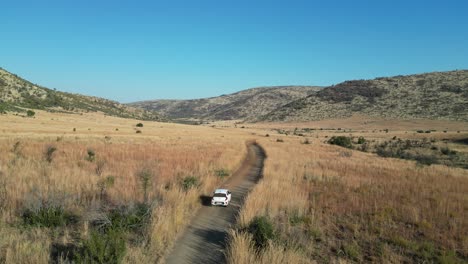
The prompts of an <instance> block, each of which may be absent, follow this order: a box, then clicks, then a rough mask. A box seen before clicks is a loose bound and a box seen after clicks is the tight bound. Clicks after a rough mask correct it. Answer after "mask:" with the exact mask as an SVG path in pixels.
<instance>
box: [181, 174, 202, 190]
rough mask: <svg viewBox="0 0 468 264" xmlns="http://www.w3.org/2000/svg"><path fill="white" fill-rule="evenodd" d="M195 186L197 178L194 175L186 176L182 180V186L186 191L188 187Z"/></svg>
mask: <svg viewBox="0 0 468 264" xmlns="http://www.w3.org/2000/svg"><path fill="white" fill-rule="evenodd" d="M197 186H198V179H197V178H196V177H194V176H188V177H185V178H184V179H183V180H182V188H184V190H185V191H188V190H189V189H192V188H195V187H197Z"/></svg>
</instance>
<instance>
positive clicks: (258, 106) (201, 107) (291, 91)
mask: <svg viewBox="0 0 468 264" xmlns="http://www.w3.org/2000/svg"><path fill="white" fill-rule="evenodd" d="M318 90H320V87H317V86H275V87H260V88H252V89H247V90H243V91H240V92H237V93H233V94H229V95H221V96H218V97H211V98H203V99H193V100H153V101H143V102H136V103H131V104H129V105H130V106H134V107H140V108H143V109H146V110H153V111H157V112H158V113H160V114H161V115H163V116H166V117H167V118H170V119H174V120H179V121H183V120H190V119H192V120H239V119H242V120H245V119H247V120H249V119H254V118H256V117H259V116H262V115H265V114H267V113H269V112H271V111H272V110H274V109H276V108H278V107H280V106H282V105H284V104H287V103H289V102H291V101H294V100H297V99H299V98H302V97H304V96H307V95H309V94H311V93H313V92H315V91H318Z"/></svg>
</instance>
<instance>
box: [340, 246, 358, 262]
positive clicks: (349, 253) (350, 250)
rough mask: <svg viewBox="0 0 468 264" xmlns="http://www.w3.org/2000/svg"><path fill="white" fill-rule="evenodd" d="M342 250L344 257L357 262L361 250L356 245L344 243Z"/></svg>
mask: <svg viewBox="0 0 468 264" xmlns="http://www.w3.org/2000/svg"><path fill="white" fill-rule="evenodd" d="M342 249H343V252H344V254H345V255H346V257H348V258H349V259H352V260H354V261H359V259H360V256H361V249H360V247H359V245H358V244H357V243H346V244H344V245H343V247H342Z"/></svg>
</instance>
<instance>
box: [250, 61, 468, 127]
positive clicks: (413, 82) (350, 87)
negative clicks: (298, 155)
mask: <svg viewBox="0 0 468 264" xmlns="http://www.w3.org/2000/svg"><path fill="white" fill-rule="evenodd" d="M354 114H363V115H369V116H378V117H384V118H387V117H388V118H400V119H410V118H422V119H441V120H458V121H468V70H457V71H449V72H433V73H425V74H418V75H408V76H395V77H389V78H387V77H383V78H376V79H374V80H355V81H346V82H343V83H340V84H337V85H334V86H330V87H327V88H324V89H322V90H320V91H317V92H315V93H312V94H310V95H308V96H306V97H304V98H301V99H298V100H295V101H293V102H290V103H288V104H286V105H284V106H281V107H279V108H277V109H275V110H273V111H271V112H270V113H268V114H266V115H263V116H261V117H258V118H257V119H256V120H255V121H299V122H301V121H312V120H323V119H328V118H344V117H350V116H352V115H354Z"/></svg>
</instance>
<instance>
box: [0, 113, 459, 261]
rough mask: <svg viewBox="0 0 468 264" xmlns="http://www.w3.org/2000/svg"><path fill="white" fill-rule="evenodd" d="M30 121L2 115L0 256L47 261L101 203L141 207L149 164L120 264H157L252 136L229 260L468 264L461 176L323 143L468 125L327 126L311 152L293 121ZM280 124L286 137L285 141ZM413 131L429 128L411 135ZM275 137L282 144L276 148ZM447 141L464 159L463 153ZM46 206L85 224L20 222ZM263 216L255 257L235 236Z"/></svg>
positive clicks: (79, 233)
mask: <svg viewBox="0 0 468 264" xmlns="http://www.w3.org/2000/svg"><path fill="white" fill-rule="evenodd" d="M36 115H37V116H36V118H22V117H17V116H11V115H8V116H4V115H3V116H2V115H0V123H1V124H2V127H1V128H0V132H1V133H0V210H1V220H0V262H6V263H30V262H36V263H46V262H50V261H51V253H52V252H51V249H52V248H53V246H52V245H55V244H62V245H68V244H76V243H79V241H80V240H81V239H83V238H86V236H87V234H88V233H89V229H90V226H89V223H88V221H87V219H88V218H89V217H90V216H92V213H93V212H94V211H95V210H96V208H100V207H101V206H102V205H103V204H105V205H106V206H117V205H119V204H132V203H135V202H141V201H143V199H144V197H143V189H142V185H141V181H140V180H139V178H138V175H139V172H140V171H142V170H144V169H148V170H149V171H150V172H151V175H152V177H151V181H150V182H151V185H150V188H149V189H148V196H149V200H150V201H151V202H152V205H153V206H154V208H153V213H152V215H151V221H150V224H149V227H148V230H147V232H146V234H147V236H146V237H145V238H144V239H143V240H142V241H140V242H139V243H128V245H127V252H126V255H125V258H124V262H125V263H150V262H156V261H160V260H161V256H163V255H164V254H165V252H166V251H167V249H168V248H170V247H171V245H172V243H173V242H174V240H175V237H176V236H177V234H178V233H180V231H181V230H183V229H184V228H185V226H186V225H187V223H188V222H189V221H190V217H191V216H192V215H193V212H194V211H195V210H196V209H197V208H198V207H199V206H200V203H199V196H200V195H201V194H208V193H210V192H211V191H212V189H213V188H215V186H217V185H219V184H220V182H221V179H219V178H218V177H216V176H215V173H214V171H215V170H217V169H227V170H230V171H234V170H235V169H236V167H237V166H238V165H239V162H240V161H241V159H242V157H243V155H244V154H245V145H244V142H245V141H246V140H248V139H256V140H257V141H258V142H259V143H260V144H261V145H262V146H263V147H264V148H265V149H266V152H267V155H268V158H267V160H266V163H265V165H266V166H265V170H264V174H265V177H264V179H263V180H262V181H260V183H259V184H258V185H257V186H256V187H255V189H254V190H253V192H252V193H251V194H250V195H249V197H248V198H247V200H246V204H245V207H244V208H243V209H242V211H241V213H240V216H239V227H240V229H239V230H237V231H232V232H231V244H230V247H229V248H228V252H227V255H228V257H229V261H230V263H310V262H315V261H317V262H318V263H322V262H332V263H345V262H371V261H372V262H383V263H399V262H417V261H420V262H421V261H429V262H431V261H434V262H437V261H440V262H442V261H446V262H448V263H451V262H450V261H453V260H462V261H466V260H467V258H468V239H467V237H468V222H467V220H466V219H468V207H467V206H466V205H467V204H468V195H467V193H468V178H467V177H468V175H467V171H466V170H463V169H457V168H448V167H445V166H442V165H433V166H430V167H427V166H420V165H416V163H415V162H412V161H406V160H398V159H388V158H381V157H378V156H376V155H373V154H369V153H363V152H358V151H351V150H346V149H343V148H340V147H337V146H330V145H327V144H324V142H325V141H326V140H327V139H328V138H329V137H331V136H332V135H348V134H351V135H352V136H355V137H357V136H361V135H363V136H365V137H366V139H370V140H376V141H377V142H378V141H381V140H388V139H390V138H392V137H394V136H397V137H399V138H402V139H405V138H415V139H418V138H422V137H431V138H436V139H442V138H458V137H462V136H465V137H466V133H464V132H463V131H466V130H467V129H466V128H467V126H466V123H448V122H441V123H437V122H435V121H430V122H429V123H427V124H426V125H427V127H425V126H423V124H425V123H424V122H423V121H421V123H418V125H417V127H414V126H411V125H410V124H406V126H405V125H401V124H398V122H397V121H391V122H390V123H385V122H384V121H379V122H381V123H379V122H377V123H365V124H364V123H359V122H358V121H356V120H352V121H349V123H346V122H344V123H342V124H341V125H340V123H339V122H338V123H337V121H336V122H335V121H330V123H329V124H325V123H323V124H320V125H318V126H317V128H319V127H322V126H323V127H326V126H330V128H333V127H332V126H331V125H332V123H333V122H335V123H334V124H335V125H336V126H337V127H336V128H338V127H339V128H343V129H342V130H314V131H309V132H307V133H309V134H307V135H306V137H307V138H308V139H309V141H310V143H311V144H301V142H303V141H304V137H298V136H293V135H292V134H293V133H292V131H293V130H294V129H295V127H296V126H298V124H282V127H275V125H271V126H270V125H265V124H261V125H258V124H257V125H250V124H248V125H245V126H246V128H243V129H242V128H240V125H238V128H237V129H236V128H233V127H225V128H220V127H218V126H216V127H215V128H211V127H201V126H184V125H177V124H165V123H156V122H143V124H144V126H143V127H142V128H138V129H140V130H141V131H142V133H140V134H137V133H136V132H135V131H136V127H135V125H136V124H137V123H138V122H139V121H137V120H128V119H119V118H114V117H105V116H102V115H99V114H89V115H83V116H81V115H66V114H49V113H45V112H41V111H37V114H36ZM361 121H362V120H361ZM323 122H325V121H323ZM434 122H435V123H434ZM347 124H352V125H349V126H350V128H347ZM403 124H404V122H403ZM392 125H393V127H392ZM400 126H401V127H400ZM304 127H305V128H307V127H308V128H311V127H315V126H313V125H311V124H306V125H304ZM73 128H76V131H73ZM274 128H281V129H288V130H289V131H290V132H291V133H290V135H289V136H286V135H284V134H281V135H280V134H278V133H277V132H276V130H274ZM385 128H389V129H390V132H389V133H385V132H384V131H383V130H384V129H385ZM345 129H346V132H344V130H345ZM348 129H351V131H349V130H348ZM416 129H436V130H437V132H433V133H431V134H429V135H427V134H417V133H416V132H414V131H415V130H416ZM444 129H448V130H449V131H448V133H444V132H442V131H443V130H444ZM454 130H461V131H462V132H461V133H457V132H456V131H454ZM267 133H268V134H269V135H270V136H269V137H265V134H267ZM279 138H281V139H283V141H284V142H282V143H279V142H276V140H277V139H279ZM17 142H20V143H19V144H18V145H17V146H16V148H15V145H16V143H17ZM48 146H54V147H56V148H57V150H56V151H55V152H54V153H53V155H52V162H50V163H49V162H47V161H46V159H45V157H44V151H45V149H46V148H47V147H48ZM449 146H450V148H451V149H454V150H456V151H460V152H467V148H466V146H463V145H459V144H452V143H450V145H449ZM88 150H92V151H93V152H94V153H95V161H92V162H90V161H88V160H86V157H87V156H88V153H87V152H88ZM98 166H99V167H100V170H96V169H97V167H98ZM98 171H99V172H98ZM107 176H113V177H114V178H115V182H114V185H113V186H111V187H108V188H107V189H106V191H105V195H101V191H102V190H101V189H100V187H99V185H98V183H99V182H100V181H101V180H102V179H103V178H105V177H107ZM186 176H195V177H196V178H197V179H199V182H200V183H201V184H200V185H199V187H198V188H194V189H189V190H184V188H182V186H181V180H182V179H183V178H184V177H186ZM1 187H3V188H1ZM41 199H49V200H53V201H55V202H57V203H59V204H61V205H63V206H64V207H65V208H66V209H67V210H70V211H72V212H73V213H75V214H77V215H79V216H81V220H80V222H79V223H78V224H77V225H76V226H73V227H69V228H65V229H59V231H52V230H49V229H44V228H23V227H21V225H17V224H18V223H21V219H20V217H19V216H20V214H21V211H22V210H23V209H24V208H25V207H28V206H34V202H37V201H38V200H41ZM261 215H268V216H269V217H270V218H271V219H272V221H273V223H274V226H275V229H276V231H277V234H278V235H277V239H276V240H275V241H272V242H271V243H270V246H269V247H267V248H266V249H264V250H256V249H255V248H254V246H253V244H252V238H251V237H250V235H249V234H247V233H244V232H242V231H241V230H242V227H245V226H247V225H248V224H249V222H250V221H251V220H252V219H253V218H254V217H255V216H261ZM33 260H34V261H33Z"/></svg>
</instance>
